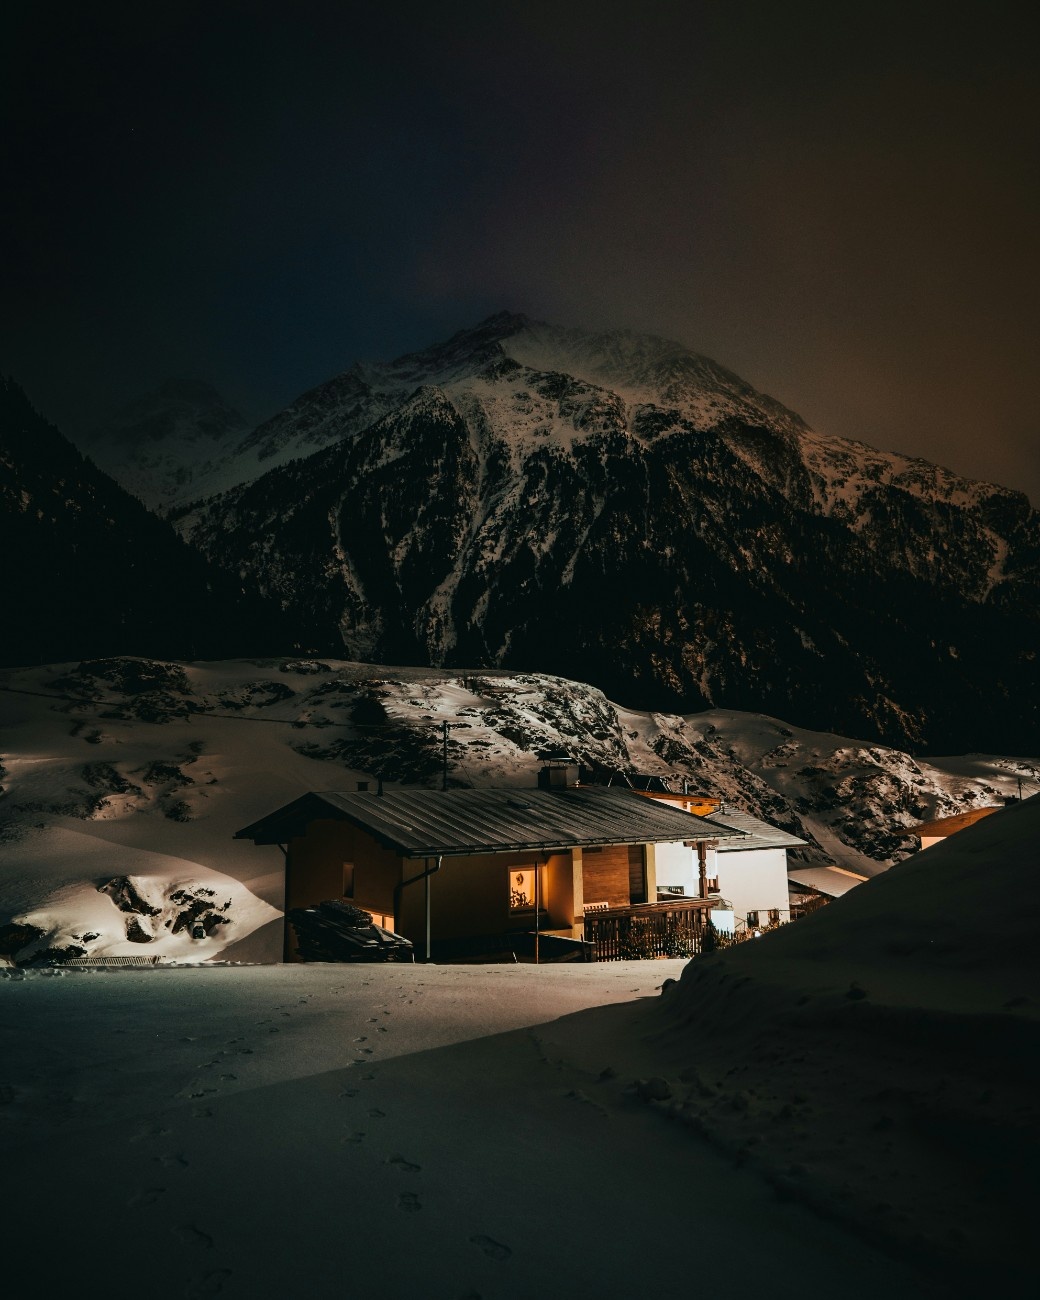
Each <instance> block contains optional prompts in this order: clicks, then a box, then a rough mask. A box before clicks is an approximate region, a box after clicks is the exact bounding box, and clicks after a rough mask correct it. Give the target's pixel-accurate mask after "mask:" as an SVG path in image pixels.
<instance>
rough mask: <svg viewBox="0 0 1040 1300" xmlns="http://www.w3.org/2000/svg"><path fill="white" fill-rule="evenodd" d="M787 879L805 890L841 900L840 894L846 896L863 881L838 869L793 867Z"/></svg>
mask: <svg viewBox="0 0 1040 1300" xmlns="http://www.w3.org/2000/svg"><path fill="white" fill-rule="evenodd" d="M787 879H788V880H790V881H793V883H794V884H796V885H804V886H805V888H806V889H815V890H816V892H817V893H818V894H826V895H827V897H828V898H841V896H842V894H847V893H848V892H849V890H850V889H855V888H856V886H857V885H861V884H862V883H863V881H864V877H863V876H857V875H855V874H854V873H853V872H851V871H843V870H842V869H841V868H840V867H795V868H793V869H789V870H788V872H787Z"/></svg>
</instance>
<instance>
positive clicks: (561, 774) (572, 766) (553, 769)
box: [538, 754, 578, 790]
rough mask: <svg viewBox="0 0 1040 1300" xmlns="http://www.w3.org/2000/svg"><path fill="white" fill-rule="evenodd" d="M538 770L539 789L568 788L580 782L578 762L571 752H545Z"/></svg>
mask: <svg viewBox="0 0 1040 1300" xmlns="http://www.w3.org/2000/svg"><path fill="white" fill-rule="evenodd" d="M542 759H543V761H544V766H543V767H541V768H539V771H538V789H539V790H566V789H568V788H569V787H571V786H574V785H577V784H578V764H577V763H576V762H575V761H574V759H573V758H571V756H570V755H569V754H543V755H542Z"/></svg>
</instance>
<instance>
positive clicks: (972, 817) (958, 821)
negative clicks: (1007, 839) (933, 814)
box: [910, 804, 1004, 849]
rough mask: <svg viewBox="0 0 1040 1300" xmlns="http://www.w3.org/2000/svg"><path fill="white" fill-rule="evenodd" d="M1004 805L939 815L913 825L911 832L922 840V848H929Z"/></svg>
mask: <svg viewBox="0 0 1040 1300" xmlns="http://www.w3.org/2000/svg"><path fill="white" fill-rule="evenodd" d="M1003 806H1004V805H1003V804H1001V805H999V806H997V807H989V808H972V809H971V811H970V812H962V813H956V814H955V815H954V816H953V817H939V818H938V819H937V820H936V821H933V822H922V823H921V825H920V826H911V827H910V834H911V835H916V836H917V838H918V839H919V840H920V841H921V848H922V849H927V848H929V847H930V846H931V845H932V844H941V843H942V841H943V840H944V839H946V838H947V836H949V835H955V834H956V833H957V831H963V830H966V829H967V827H969V826H974V825H975V823H976V822H979V821H981V820H982V819H983V817H988V816H989V815H990V813H995V812H1000V809H1001V808H1002V807H1003Z"/></svg>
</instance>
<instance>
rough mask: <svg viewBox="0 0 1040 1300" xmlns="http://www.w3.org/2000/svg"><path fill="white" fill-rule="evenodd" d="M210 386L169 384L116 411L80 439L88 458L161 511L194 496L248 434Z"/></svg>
mask: <svg viewBox="0 0 1040 1300" xmlns="http://www.w3.org/2000/svg"><path fill="white" fill-rule="evenodd" d="M249 427H250V426H249V423H248V421H247V420H246V418H245V416H243V415H240V414H239V412H238V411H236V410H235V408H234V407H233V406H231V405H229V403H228V402H227V401H225V399H224V398H223V397H221V395H220V394H219V393H218V392H217V390H216V389H215V388H213V386H212V385H211V384H208V383H206V382H205V381H204V380H200V379H193V378H185V377H182V378H176V379H168V380H166V381H165V382H164V383H162V384H160V385H159V387H158V388H157V389H156V390H155V391H154V392H151V393H146V394H144V395H143V396H141V397H138V398H135V399H134V400H133V401H132V402H130V403H129V404H128V405H126V406H124V407H122V408H120V410H118V411H116V412H115V413H114V414H113V415H112V416H110V417H109V418H108V419H107V420H106V421H105V422H104V423H103V424H102V425H100V426H99V427H98V428H96V429H94V430H93V431H92V432H91V433H90V434H88V435H87V436H86V437H85V438H84V439H83V440H82V445H83V449H84V450H85V451H87V452H88V453H89V455H90V457H91V459H92V460H93V461H94V462H95V463H96V464H98V465H99V466H100V467H101V468H102V469H103V470H105V472H106V473H108V474H111V475H112V477H113V478H114V479H116V481H117V482H118V483H120V484H122V486H123V487H124V488H126V490H127V491H128V492H131V493H133V495H134V496H136V497H138V498H139V499H140V500H141V501H143V502H144V503H145V505H147V506H149V507H150V508H151V509H153V510H159V511H163V510H166V509H168V508H169V507H171V506H173V505H176V504H177V503H178V502H180V501H181V500H184V499H187V500H190V499H191V498H192V497H195V496H198V495H199V488H198V487H197V486H196V483H197V482H202V481H208V480H209V477H210V476H211V475H212V474H214V473H215V472H219V466H220V465H221V464H222V463H223V461H224V460H225V459H226V458H227V454H228V449H229V447H232V446H234V445H235V443H237V442H238V441H240V440H241V439H242V437H243V436H244V435H245V434H246V433H247V432H248V430H249Z"/></svg>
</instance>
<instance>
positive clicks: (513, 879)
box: [509, 867, 535, 912]
mask: <svg viewBox="0 0 1040 1300" xmlns="http://www.w3.org/2000/svg"><path fill="white" fill-rule="evenodd" d="M534 886H535V882H534V868H533V867H523V868H520V867H513V868H512V870H511V871H510V872H509V910H510V911H511V912H531V911H533V910H534Z"/></svg>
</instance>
